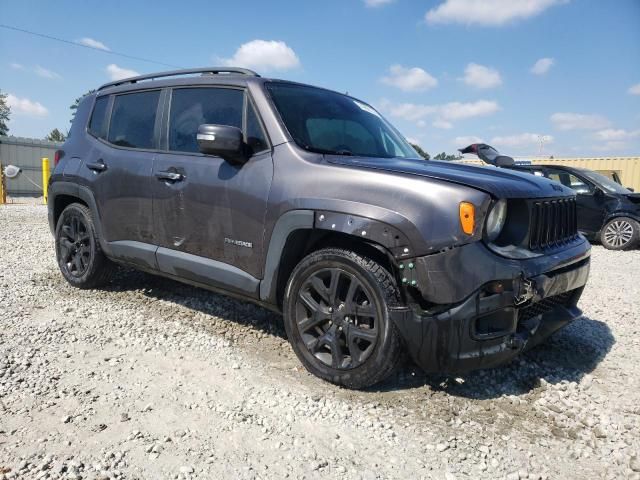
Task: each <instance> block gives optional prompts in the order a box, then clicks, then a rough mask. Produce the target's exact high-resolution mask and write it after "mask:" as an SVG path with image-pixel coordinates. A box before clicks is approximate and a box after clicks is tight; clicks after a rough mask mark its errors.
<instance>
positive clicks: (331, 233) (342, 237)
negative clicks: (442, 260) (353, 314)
mask: <svg viewBox="0 0 640 480" xmlns="http://www.w3.org/2000/svg"><path fill="white" fill-rule="evenodd" d="M331 215H332V216H333V217H332V220H331V221H327V220H328V217H329V215H328V213H327V212H317V211H314V210H295V211H290V212H287V213H285V214H284V215H282V216H281V217H280V219H279V220H278V221H277V222H276V225H275V227H274V229H273V233H272V235H271V240H270V242H269V247H268V251H267V255H266V260H265V269H264V278H263V280H262V281H261V283H260V299H261V300H262V301H264V302H267V303H270V304H273V305H277V306H278V307H281V306H282V299H283V296H284V289H285V287H286V284H287V280H288V279H289V276H290V275H291V272H292V271H293V269H294V268H295V266H296V265H297V264H298V263H299V262H300V260H302V258H304V257H305V256H307V255H308V254H310V253H312V252H314V251H317V250H320V249H322V248H329V247H335V248H345V249H349V250H351V251H353V252H355V253H357V254H359V255H362V256H366V257H368V258H371V259H372V260H374V261H376V262H377V263H379V264H381V265H383V266H384V267H385V268H387V269H388V270H389V272H390V273H391V274H392V275H393V276H394V277H396V280H397V263H396V258H398V257H399V256H402V255H403V251H404V248H406V247H402V246H400V247H398V246H396V245H395V244H398V243H400V242H402V241H406V239H404V237H403V236H401V234H400V232H396V231H395V229H394V228H393V227H391V226H389V225H386V224H383V223H382V222H379V221H377V220H372V219H365V218H363V217H358V216H354V215H349V214H342V213H339V214H338V213H333V212H332V213H331ZM321 216H324V217H325V218H323V220H322V221H321V220H320V218H321ZM342 217H344V218H342ZM339 218H342V220H344V221H343V222H341V223H340V224H339V223H337V222H338V220H339ZM349 220H351V223H350V222H349ZM363 224H366V225H367V227H366V228H369V229H370V230H369V231H372V232H373V231H376V229H377V231H378V232H384V231H385V230H386V231H387V234H390V233H393V235H388V236H389V237H390V238H391V240H390V241H389V242H387V245H384V244H383V243H381V242H380V241H379V240H380V239H378V238H371V237H367V236H366V235H364V236H363V235H362V231H365V232H366V231H367V230H361V228H362V225H363ZM332 226H333V228H331V227H332ZM354 226H357V227H358V228H359V229H360V233H361V234H360V235H357V234H355V233H354V232H352V231H351V230H352V229H353V227H354ZM396 234H397V235H396ZM396 236H398V237H400V238H398V239H396V238H395V237H396ZM394 249H395V250H396V251H395V253H394Z"/></svg>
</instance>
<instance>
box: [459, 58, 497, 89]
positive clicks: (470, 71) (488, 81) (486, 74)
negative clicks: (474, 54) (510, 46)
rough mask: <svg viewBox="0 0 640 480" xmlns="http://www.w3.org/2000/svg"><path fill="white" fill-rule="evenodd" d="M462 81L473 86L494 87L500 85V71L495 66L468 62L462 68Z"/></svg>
mask: <svg viewBox="0 0 640 480" xmlns="http://www.w3.org/2000/svg"><path fill="white" fill-rule="evenodd" d="M463 80H464V83H466V84H467V85H471V86H472V87H475V88H494V87H497V86H499V85H502V77H501V76H500V72H498V71H497V70H496V69H495V68H491V67H486V66H484V65H478V64H477V63H470V64H469V65H467V68H465V69H464V77H463Z"/></svg>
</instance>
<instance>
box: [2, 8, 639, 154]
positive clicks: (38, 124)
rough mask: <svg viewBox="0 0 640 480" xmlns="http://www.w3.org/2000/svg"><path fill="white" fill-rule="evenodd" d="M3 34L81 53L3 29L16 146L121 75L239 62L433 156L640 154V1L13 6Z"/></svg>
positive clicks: (5, 88)
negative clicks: (342, 99) (371, 120)
mask: <svg viewBox="0 0 640 480" xmlns="http://www.w3.org/2000/svg"><path fill="white" fill-rule="evenodd" d="M0 25H4V26H10V27H14V28H19V29H24V30H29V31H32V32H37V33H40V34H44V35H49V36H54V37H57V38H60V39H63V40H66V41H70V42H74V43H75V44H68V43H62V42H57V41H54V40H51V39H47V38H42V37H37V36H33V35H29V34H26V33H23V32H18V31H15V30H8V29H6V28H2V27H1V26H0V52H1V53H0V90H1V91H2V93H5V94H8V97H7V99H8V102H9V104H10V106H11V108H12V114H11V121H10V123H9V129H10V134H12V135H16V136H25V137H36V138H42V137H44V136H46V135H47V133H48V132H49V131H50V130H52V129H53V128H59V129H60V130H63V131H66V130H67V129H68V128H69V120H70V118H71V111H70V109H69V106H70V105H71V104H72V103H73V101H74V99H75V98H77V97H79V96H81V95H82V94H84V93H85V92H86V91H88V90H89V89H92V88H96V87H98V86H99V85H101V84H103V83H105V82H108V81H110V80H112V79H117V78H123V77H126V76H130V75H135V74H137V73H149V72H156V71H162V70H170V69H173V68H174V67H184V68H188V67H199V66H213V65H234V66H241V67H249V68H253V69H254V70H256V71H257V72H258V73H260V74H261V75H263V76H268V77H274V78H283V79H287V80H295V81H300V82H304V83H309V84H312V85H318V86H322V87H326V88H330V89H333V90H337V91H340V92H348V93H349V94H350V95H353V96H355V97H357V98H359V99H362V100H364V101H366V102H368V103H370V104H372V105H373V106H374V107H376V108H377V109H378V110H380V111H381V112H382V114H383V115H384V116H385V117H386V118H388V119H389V120H390V121H391V123H393V124H394V125H395V126H396V127H397V128H398V129H399V130H400V131H401V132H402V133H403V134H404V135H405V136H406V137H407V138H408V139H410V140H411V141H413V142H415V143H417V144H419V145H420V146H421V147H422V148H423V149H425V150H426V151H428V152H429V153H431V154H436V153H438V152H442V151H446V152H448V153H454V152H455V150H456V149H457V148H461V147H464V146H466V145H468V144H470V143H475V142H478V141H482V142H486V143H489V144H491V145H493V146H495V147H496V148H498V149H499V150H500V151H501V152H503V153H505V154H510V155H514V156H534V155H538V154H540V153H542V154H543V155H554V156H556V157H559V156H571V157H576V156H627V155H629V156H630V155H640V0H616V1H601V0H322V1H314V0H307V1H300V0H297V1H295V0H292V1H285V0H269V1H264V0H255V1H254V0H244V1H242V0H239V1H234V2H228V1H225V2H222V1H218V0H203V1H199V0H197V1H192V0H182V1H180V2H175V1H174V2H169V1H165V0H156V1H154V2H152V3H148V2H135V1H120V0H111V1H107V2H105V1H104V0H102V1H95V0H86V1H83V2H74V1H67V0H58V1H56V2H50V1H35V0H34V1H23V0H20V1H9V0H0ZM76 44H82V45H87V46H91V47H93V48H85V47H81V46H78V45H76ZM115 53H122V54H125V55H128V57H123V56H120V55H116V54H115ZM130 57H137V58H130ZM143 59H144V60H152V61H154V62H156V63H153V62H150V61H144V60H143Z"/></svg>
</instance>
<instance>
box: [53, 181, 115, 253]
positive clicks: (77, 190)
mask: <svg viewBox="0 0 640 480" xmlns="http://www.w3.org/2000/svg"><path fill="white" fill-rule="evenodd" d="M59 195H69V196H70V197H75V198H77V199H78V200H82V201H83V202H84V203H85V204H86V205H87V206H88V207H89V209H90V210H91V214H92V215H93V224H94V227H95V229H96V234H97V236H98V241H99V242H100V247H101V248H102V251H103V252H105V254H106V255H107V256H111V249H110V248H109V243H108V242H106V241H105V239H104V237H103V235H102V220H101V217H100V210H98V204H97V203H96V199H95V197H94V196H93V192H92V191H91V190H90V189H89V188H88V187H85V186H84V185H78V184H77V183H72V182H64V181H56V182H53V183H51V184H50V185H49V194H48V199H47V209H48V217H49V229H50V230H51V233H52V234H53V235H55V232H56V222H55V204H56V197H58V196H59Z"/></svg>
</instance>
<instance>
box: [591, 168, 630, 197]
mask: <svg viewBox="0 0 640 480" xmlns="http://www.w3.org/2000/svg"><path fill="white" fill-rule="evenodd" d="M581 171H582V174H583V175H584V176H585V177H587V178H588V179H589V180H591V181H592V182H594V183H596V184H597V185H599V186H601V187H602V188H604V189H605V190H606V191H608V192H611V193H631V191H629V190H627V189H626V188H624V187H623V186H622V185H620V184H619V183H617V182H614V181H613V180H611V179H610V178H609V177H605V176H604V175H602V174H600V173H597V172H594V171H593V170H581Z"/></svg>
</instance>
